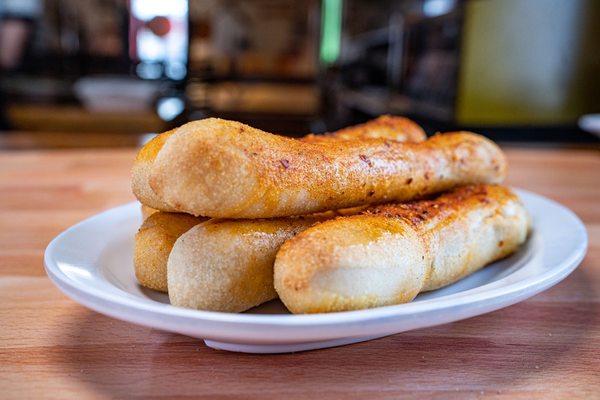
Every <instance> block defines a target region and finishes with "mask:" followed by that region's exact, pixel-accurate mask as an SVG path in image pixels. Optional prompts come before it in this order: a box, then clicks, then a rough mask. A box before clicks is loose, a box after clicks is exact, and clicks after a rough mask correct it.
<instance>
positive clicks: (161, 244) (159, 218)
mask: <svg viewBox="0 0 600 400" xmlns="http://www.w3.org/2000/svg"><path fill="white" fill-rule="evenodd" d="M203 221H206V218H199V217H194V216H192V215H188V214H180V213H166V212H161V211H159V212H155V213H153V214H152V215H150V216H149V217H148V218H146V220H145V221H144V222H143V224H142V226H141V227H140V229H139V231H138V232H137V234H136V235H135V245H134V251H133V266H134V270H135V276H136V278H137V280H138V282H139V283H140V285H142V286H144V287H147V288H149V289H154V290H159V291H161V292H166V291H167V259H168V258H169V253H170V252H171V249H172V248H173V244H174V243H175V241H176V240H177V238H179V236H181V235H182V234H183V233H185V232H186V231H188V230H189V229H190V228H191V227H193V226H195V225H197V224H199V223H201V222H203Z"/></svg>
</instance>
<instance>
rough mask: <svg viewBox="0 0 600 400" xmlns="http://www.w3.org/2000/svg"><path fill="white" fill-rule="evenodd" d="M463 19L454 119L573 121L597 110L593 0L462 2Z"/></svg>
mask: <svg viewBox="0 0 600 400" xmlns="http://www.w3.org/2000/svg"><path fill="white" fill-rule="evenodd" d="M464 21H465V25H464V27H463V45H462V55H461V68H460V76H459V83H458V96H457V104H456V107H457V108H456V112H457V114H456V116H457V121H458V122H459V123H460V124H466V125H486V126H494V125H520V124H523V125H530V124H536V125H557V124H573V123H574V121H576V120H577V118H578V117H579V116H580V115H581V114H584V113H588V112H598V110H599V109H600V104H599V103H600V99H599V98H598V93H600V79H599V77H600V40H599V38H600V24H599V23H598V21H600V2H599V1H595V0H570V1H564V0H527V1H522V0H486V1H469V2H467V3H466V4H465V18H464Z"/></svg>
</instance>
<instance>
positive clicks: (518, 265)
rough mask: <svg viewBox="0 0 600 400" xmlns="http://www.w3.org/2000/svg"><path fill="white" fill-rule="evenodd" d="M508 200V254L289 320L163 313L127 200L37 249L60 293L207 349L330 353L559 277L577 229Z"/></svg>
mask: <svg viewBox="0 0 600 400" xmlns="http://www.w3.org/2000/svg"><path fill="white" fill-rule="evenodd" d="M518 193H519V195H520V197H521V198H522V199H523V201H524V203H525V205H526V207H527V209H528V210H529V212H530V213H531V215H532V217H533V227H534V228H533V233H532V235H531V237H530V238H529V239H528V241H527V243H526V244H525V246H523V248H522V249H521V250H520V251H519V252H518V253H517V254H515V255H513V256H511V257H509V258H507V259H505V260H502V261H500V262H496V263H494V264H492V265H490V266H488V267H486V268H484V269H482V270H481V271H479V272H477V273H475V274H473V275H471V276H469V277H467V278H465V279H463V280H461V281H460V282H457V283H455V284H454V285H451V286H448V287H446V288H443V289H440V290H436V291H434V292H429V293H425V294H422V295H419V296H418V297H417V298H416V299H415V300H414V301H413V302H412V303H408V304H401V305H397V306H388V307H380V308H374V309H370V310H362V311H349V312H339V313H331V314H313V315H290V314H288V313H287V311H286V310H285V308H284V307H283V306H282V305H281V303H280V302H278V301H273V302H270V303H267V304H265V305H262V306H260V307H257V308H255V309H253V310H251V311H249V312H247V313H243V314H233V313H219V312H208V311H196V310H190V309H184V308H177V307H173V306H171V305H169V303H168V298H167V296H166V295H163V294H160V293H157V292H153V291H151V290H146V289H143V288H141V287H140V286H139V285H138V284H137V283H136V280H135V277H134V272H133V264H132V251H133V237H134V234H135V232H136V231H137V229H138V227H139V225H140V223H141V215H140V211H139V204H137V203H130V204H126V205H124V206H121V207H116V208H113V209H111V210H108V211H106V212H103V213H101V214H98V215H96V216H94V217H92V218H89V219H87V220H85V221H83V222H81V223H79V224H77V225H75V226H73V227H71V228H69V229H67V230H66V231H65V232H63V233H61V234H60V235H58V236H57V237H56V238H55V239H54V240H53V241H52V242H51V243H50V245H49V246H48V248H47V249H46V254H45V263H46V271H47V273H48V275H49V276H50V278H51V279H52V280H53V281H54V283H55V284H56V285H57V286H58V287H59V288H60V289H61V290H62V291H63V292H64V293H65V294H67V295H68V296H69V297H71V298H72V299H73V300H75V301H77V302H79V303H81V304H83V305H85V306H87V307H89V308H91V309H93V310H96V311H98V312H100V313H103V314H106V315H109V316H111V317H114V318H118V319H122V320H125V321H129V322H132V323H135V324H140V325H144V326H148V327H152V328H157V329H162V330H166V331H172V332H178V333H181V334H184V335H188V336H193V337H197V338H201V339H204V340H205V342H206V344H207V345H208V346H210V347H214V348H219V349H224V350H230V351H243V352H252V353H279V352H290V351H302V350H310V349H316V348H322V347H331V346H339V345H343V344H348V343H355V342H360V341H364V340H369V339H374V338H378V337H382V336H387V335H391V334H394V333H399V332H404V331H408V330H411V329H417V328H424V327H428V326H434V325H439V324H444V323H447V322H452V321H458V320H461V319H465V318H469V317H472V316H475V315H480V314H484V313H487V312H490V311H494V310H497V309H499V308H502V307H506V306H509V305H511V304H514V303H517V302H519V301H521V300H524V299H526V298H528V297H530V296H533V295H535V294H536V293H539V292H541V291H542V290H545V289H547V288H549V287H550V286H552V285H554V284H556V283H557V282H559V281H561V280H562V279H564V278H565V277H566V276H567V275H569V273H571V272H572V271H573V270H574V269H575V268H576V267H577V265H578V264H579V263H580V262H581V260H582V259H583V256H584V255H585V251H586V248H587V233H586V231H585V227H584V226H583V224H582V223H581V221H580V220H579V219H578V218H577V216H576V215H575V214H574V213H573V212H571V211H570V210H568V209H567V208H565V207H563V206H561V205H560V204H558V203H555V202H553V201H551V200H548V199H546V198H544V197H541V196H538V195H535V194H533V193H530V192H526V191H522V190H519V191H518Z"/></svg>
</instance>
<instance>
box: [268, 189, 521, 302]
mask: <svg viewBox="0 0 600 400" xmlns="http://www.w3.org/2000/svg"><path fill="white" fill-rule="evenodd" d="M527 232H528V217H527V213H526V211H525V208H524V207H523V205H522V204H521V203H520V201H519V199H518V198H517V197H516V196H515V195H514V194H513V193H512V192H511V191H510V190H509V189H507V188H504V187H501V186H493V185H479V186H470V187H463V188H459V189H456V190H454V191H452V192H450V193H448V194H445V195H442V196H441V197H439V198H438V199H435V200H432V201H421V202H413V203H408V204H403V205H402V204H401V205H386V206H380V207H375V208H372V209H369V212H368V213H366V214H363V215H357V216H350V217H342V218H338V219H335V220H330V221H325V222H323V223H321V224H318V225H316V226H314V227H312V228H309V229H307V230H305V231H303V232H302V233H300V234H298V235H296V236H295V237H293V238H292V239H290V240H288V241H287V242H286V243H284V244H283V246H282V247H281V249H280V250H279V252H278V254H277V257H276V260H275V267H274V271H275V272H274V283H275V289H276V290H277V293H278V294H279V297H280V298H281V300H282V301H283V302H284V304H285V305H286V306H287V307H288V309H289V310H290V311H292V312H293V313H317V312H332V311H345V310H356V309H362V308H370V307H377V306H384V305H391V304H399V303H405V302H408V301H411V300H412V299H413V298H414V297H415V296H416V295H417V294H418V293H419V292H421V291H425V290H433V289H436V288H439V287H442V286H445V285H448V284H450V283H453V282H455V281H457V280H459V279H461V278H463V277H465V276H467V275H469V274H471V273H472V272H474V271H476V270H478V269H480V268H482V267H483V266H485V265H486V264H488V263H490V262H492V261H495V260H497V259H500V258H502V257H505V256H507V255H509V254H511V253H513V252H514V251H516V249H517V248H518V247H519V246H520V245H521V244H522V243H523V242H524V241H525V239H526V236H527Z"/></svg>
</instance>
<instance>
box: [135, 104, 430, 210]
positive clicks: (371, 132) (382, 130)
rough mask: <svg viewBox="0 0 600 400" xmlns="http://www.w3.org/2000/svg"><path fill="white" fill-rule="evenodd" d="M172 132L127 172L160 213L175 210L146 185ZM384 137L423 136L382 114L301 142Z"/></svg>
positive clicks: (144, 200)
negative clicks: (154, 164)
mask: <svg viewBox="0 0 600 400" xmlns="http://www.w3.org/2000/svg"><path fill="white" fill-rule="evenodd" d="M174 132H175V130H171V131H168V132H165V133H162V134H160V135H158V136H156V137H155V138H154V139H152V140H151V141H149V142H148V143H146V144H145V145H144V146H143V147H142V148H141V149H140V151H139V152H138V154H137V156H136V158H135V161H134V163H133V168H132V171H131V188H132V191H133V194H134V195H135V196H136V197H137V198H138V200H139V201H140V202H141V203H142V204H145V205H147V206H149V207H152V208H154V209H157V210H161V211H170V212H174V211H177V208H176V207H173V206H170V205H168V204H167V203H165V202H164V201H162V200H161V199H160V198H159V197H158V196H157V195H156V194H155V193H154V191H153V190H152V188H151V187H150V184H149V177H150V168H151V166H152V163H153V162H154V159H155V158H156V155H157V154H158V152H159V151H160V149H161V148H162V147H163V145H164V144H165V142H166V141H167V139H168V138H169V137H170V136H171V135H172V134H173V133H174ZM377 137H379V138H386V139H390V140H397V141H401V142H414V143H417V142H422V141H424V140H425V139H426V138H427V136H426V135H425V132H424V131H423V129H422V128H421V127H420V126H419V125H417V124H416V123H415V122H413V121H411V120H410V119H408V118H404V117H392V116H388V115H384V116H381V117H378V118H376V119H373V120H371V121H368V122H366V123H364V124H360V125H355V126H350V127H348V128H345V129H341V130H339V131H336V132H332V133H328V134H325V135H312V134H311V135H308V136H305V137H304V138H301V139H300V140H301V141H304V142H310V143H323V142H328V141H332V140H340V139H343V140H355V139H364V138H377Z"/></svg>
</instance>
